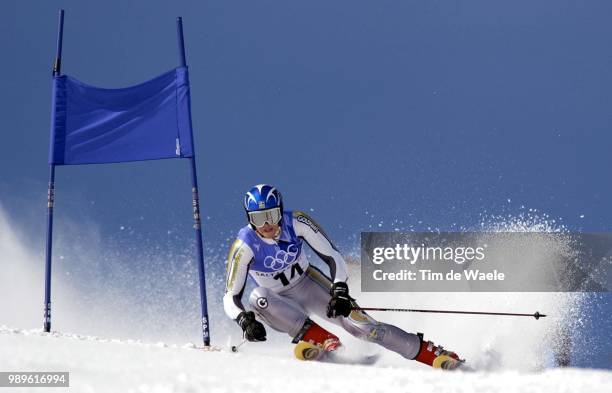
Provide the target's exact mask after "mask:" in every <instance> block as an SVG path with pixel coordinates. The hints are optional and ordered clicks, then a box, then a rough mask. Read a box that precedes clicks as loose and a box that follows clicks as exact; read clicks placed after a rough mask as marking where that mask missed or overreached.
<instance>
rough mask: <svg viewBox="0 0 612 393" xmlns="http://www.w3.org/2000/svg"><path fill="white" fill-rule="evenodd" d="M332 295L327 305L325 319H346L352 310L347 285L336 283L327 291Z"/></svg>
mask: <svg viewBox="0 0 612 393" xmlns="http://www.w3.org/2000/svg"><path fill="white" fill-rule="evenodd" d="M329 292H330V293H331V295H332V298H331V300H330V301H329V304H328V305H327V317H328V318H336V317H339V316H341V315H342V316H343V317H348V316H349V314H350V313H351V310H352V308H353V306H352V304H351V298H350V297H349V290H348V285H346V283H345V282H337V283H334V285H332V287H331V290H330V291H329Z"/></svg>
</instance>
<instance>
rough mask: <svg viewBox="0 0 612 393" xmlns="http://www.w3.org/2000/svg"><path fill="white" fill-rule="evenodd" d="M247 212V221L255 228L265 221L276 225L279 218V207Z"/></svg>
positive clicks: (261, 225) (262, 224)
mask: <svg viewBox="0 0 612 393" xmlns="http://www.w3.org/2000/svg"><path fill="white" fill-rule="evenodd" d="M247 214H248V215H249V222H250V223H251V224H253V225H254V226H256V227H257V228H261V227H263V226H264V225H265V224H266V222H267V223H268V224H270V225H276V224H278V223H279V221H280V220H281V210H280V207H275V208H273V209H268V210H258V211H254V212H248V213H247Z"/></svg>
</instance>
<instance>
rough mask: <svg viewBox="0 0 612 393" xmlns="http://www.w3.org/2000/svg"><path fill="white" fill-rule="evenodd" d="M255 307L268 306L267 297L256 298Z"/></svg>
mask: <svg viewBox="0 0 612 393" xmlns="http://www.w3.org/2000/svg"><path fill="white" fill-rule="evenodd" d="M257 307H259V308H268V299H266V298H265V297H259V298H257Z"/></svg>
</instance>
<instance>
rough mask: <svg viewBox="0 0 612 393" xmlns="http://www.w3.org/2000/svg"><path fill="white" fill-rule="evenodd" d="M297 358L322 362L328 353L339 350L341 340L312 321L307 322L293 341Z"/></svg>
mask: <svg viewBox="0 0 612 393" xmlns="http://www.w3.org/2000/svg"><path fill="white" fill-rule="evenodd" d="M293 342H294V343H295V344H296V346H295V348H294V349H293V353H294V354H295V357H296V358H298V359H300V360H320V359H321V358H323V356H325V355H326V354H327V353H329V352H332V351H335V350H336V349H338V347H339V346H340V345H341V344H340V339H339V338H338V337H337V336H336V335H334V334H333V333H330V332H328V331H327V330H325V329H323V328H322V327H321V326H319V325H317V324H316V323H314V322H313V321H311V320H310V319H308V320H306V322H305V323H304V327H302V330H301V332H300V333H299V334H298V335H297V336H296V337H295V338H294V339H293Z"/></svg>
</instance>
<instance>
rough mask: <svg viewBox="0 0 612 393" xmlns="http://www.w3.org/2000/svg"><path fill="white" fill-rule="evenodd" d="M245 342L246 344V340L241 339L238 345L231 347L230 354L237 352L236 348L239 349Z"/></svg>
mask: <svg viewBox="0 0 612 393" xmlns="http://www.w3.org/2000/svg"><path fill="white" fill-rule="evenodd" d="M245 342H247V340H246V338H245V339H243V340H242V341H241V342H240V343H239V344H238V345H232V347H231V350H232V352H238V348H240V347H241V346H242V344H244V343H245Z"/></svg>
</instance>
